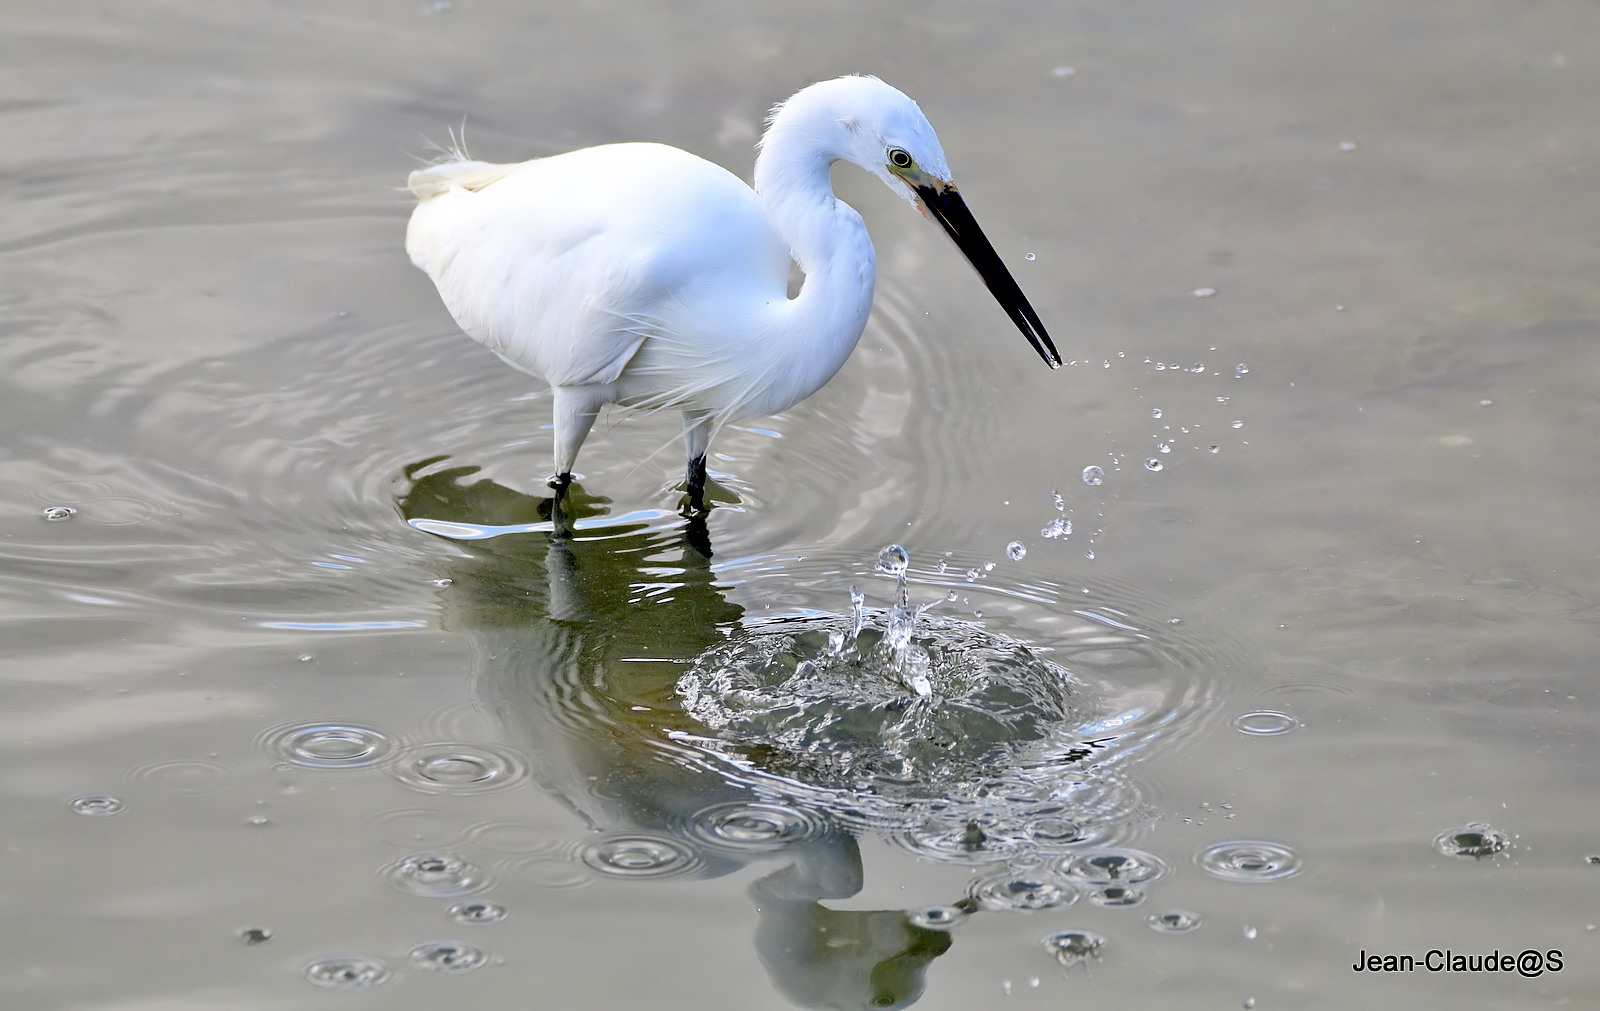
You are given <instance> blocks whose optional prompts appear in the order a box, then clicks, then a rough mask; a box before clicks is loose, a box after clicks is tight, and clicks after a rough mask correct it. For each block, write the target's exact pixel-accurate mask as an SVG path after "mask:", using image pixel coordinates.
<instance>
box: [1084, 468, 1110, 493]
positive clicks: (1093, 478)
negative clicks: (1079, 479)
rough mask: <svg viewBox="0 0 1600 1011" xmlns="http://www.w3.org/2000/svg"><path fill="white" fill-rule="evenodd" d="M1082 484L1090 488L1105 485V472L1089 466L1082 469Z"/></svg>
mask: <svg viewBox="0 0 1600 1011" xmlns="http://www.w3.org/2000/svg"><path fill="white" fill-rule="evenodd" d="M1083 483H1084V484H1086V485H1088V486H1089V487H1091V488H1097V487H1099V486H1100V485H1103V484H1105V483H1106V472H1105V471H1104V470H1102V469H1101V468H1099V467H1096V466H1094V465H1093V464H1090V465H1089V466H1087V467H1085V468H1083Z"/></svg>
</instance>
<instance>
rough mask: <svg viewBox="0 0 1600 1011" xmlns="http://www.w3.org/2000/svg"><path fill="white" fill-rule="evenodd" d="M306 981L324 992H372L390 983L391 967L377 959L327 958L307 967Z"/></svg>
mask: <svg viewBox="0 0 1600 1011" xmlns="http://www.w3.org/2000/svg"><path fill="white" fill-rule="evenodd" d="M306 979H307V980H309V981H310V982H311V984H312V985H313V986H319V987H321V988H322V989H324V990H371V989H372V988H373V987H375V986H382V985H383V984H384V983H386V982H388V981H389V967H388V966H386V965H384V964H383V963H382V962H380V961H379V960H378V959H376V958H360V957H355V958H325V959H322V960H321V961H319V962H312V963H311V964H310V965H308V966H306Z"/></svg>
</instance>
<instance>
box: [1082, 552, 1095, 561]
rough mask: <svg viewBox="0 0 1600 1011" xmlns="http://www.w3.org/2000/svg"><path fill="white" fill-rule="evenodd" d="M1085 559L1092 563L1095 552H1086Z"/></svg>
mask: <svg viewBox="0 0 1600 1011" xmlns="http://www.w3.org/2000/svg"><path fill="white" fill-rule="evenodd" d="M1083 557H1085V558H1087V559H1088V560H1089V561H1091V562H1092V561H1094V552H1093V551H1085V552H1084V553H1083Z"/></svg>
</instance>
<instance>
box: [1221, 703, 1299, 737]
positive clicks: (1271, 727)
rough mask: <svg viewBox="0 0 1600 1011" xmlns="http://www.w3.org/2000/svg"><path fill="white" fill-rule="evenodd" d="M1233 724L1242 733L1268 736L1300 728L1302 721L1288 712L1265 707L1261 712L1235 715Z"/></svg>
mask: <svg viewBox="0 0 1600 1011" xmlns="http://www.w3.org/2000/svg"><path fill="white" fill-rule="evenodd" d="M1233 726H1234V729H1235V730H1237V731H1239V732H1240V733H1242V734H1251V735H1253V736H1256V737H1268V736H1271V735H1273V734H1287V733H1289V732H1290V731H1292V730H1299V729H1300V727H1301V723H1300V721H1299V720H1297V719H1295V718H1294V717H1293V716H1290V715H1289V714H1288V713H1280V712H1276V711H1275V710H1271V709H1263V710H1261V711H1260V712H1255V713H1245V714H1243V715H1242V716H1237V717H1235V718H1234V721H1233Z"/></svg>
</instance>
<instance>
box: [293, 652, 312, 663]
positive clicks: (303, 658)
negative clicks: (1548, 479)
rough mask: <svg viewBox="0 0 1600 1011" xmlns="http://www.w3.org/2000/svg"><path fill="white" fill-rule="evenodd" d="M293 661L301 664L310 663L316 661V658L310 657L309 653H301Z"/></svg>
mask: <svg viewBox="0 0 1600 1011" xmlns="http://www.w3.org/2000/svg"><path fill="white" fill-rule="evenodd" d="M295 659H297V660H299V661H300V662H301V663H311V662H312V661H313V660H315V659H316V657H314V656H312V655H311V654H310V653H301V654H300V655H299V656H298V657H296V658H295Z"/></svg>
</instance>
